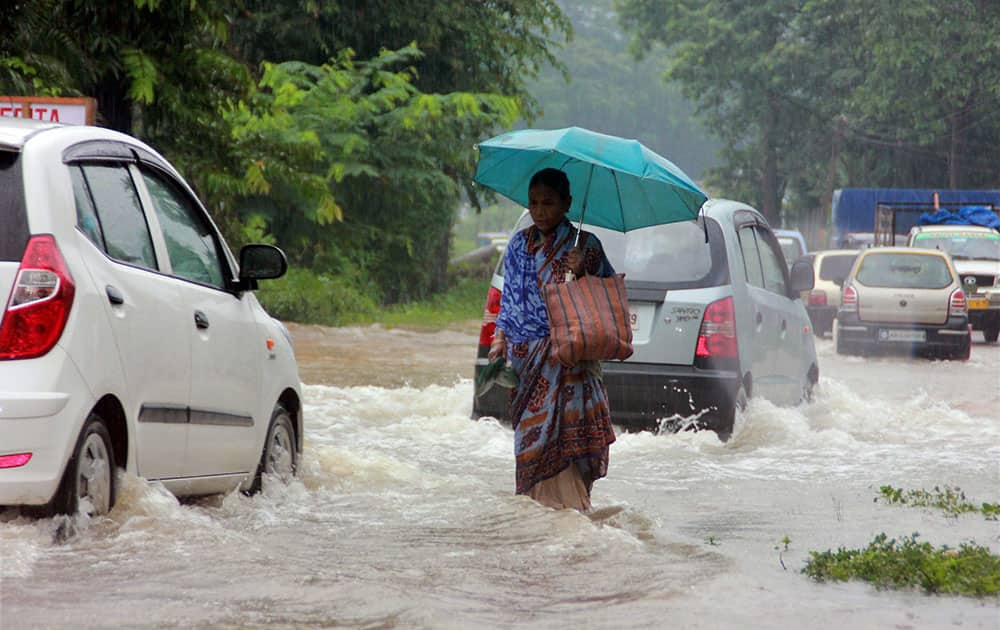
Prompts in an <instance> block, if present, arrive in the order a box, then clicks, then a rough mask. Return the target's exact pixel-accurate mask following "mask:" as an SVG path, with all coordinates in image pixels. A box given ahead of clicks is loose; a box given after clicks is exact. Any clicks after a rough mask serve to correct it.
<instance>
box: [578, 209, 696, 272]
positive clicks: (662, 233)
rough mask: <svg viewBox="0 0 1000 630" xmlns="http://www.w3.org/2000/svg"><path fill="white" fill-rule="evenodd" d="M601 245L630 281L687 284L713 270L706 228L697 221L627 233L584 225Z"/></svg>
mask: <svg viewBox="0 0 1000 630" xmlns="http://www.w3.org/2000/svg"><path fill="white" fill-rule="evenodd" d="M584 229H585V230H587V231H589V232H593V233H594V234H595V235H596V236H597V237H598V238H599V239H600V240H601V244H602V245H603V246H604V251H605V253H606V254H607V256H608V260H610V261H611V265H612V266H613V267H614V268H615V271H616V272H618V273H624V274H625V277H626V278H628V279H629V280H634V281H640V282H657V283H670V284H675V283H689V282H694V281H697V280H701V279H703V278H705V277H706V276H707V275H708V274H709V272H710V271H711V270H712V249H711V245H710V243H706V242H705V228H704V227H702V225H701V224H700V223H699V222H696V221H680V222H677V223H668V224H665V225H655V226H652V227H647V228H642V229H639V230H632V231H630V232H628V233H622V232H616V231H614V230H605V229H602V228H597V227H593V226H584Z"/></svg>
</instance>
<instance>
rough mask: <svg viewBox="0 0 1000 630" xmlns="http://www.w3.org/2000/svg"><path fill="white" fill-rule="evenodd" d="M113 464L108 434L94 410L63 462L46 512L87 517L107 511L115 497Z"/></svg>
mask: <svg viewBox="0 0 1000 630" xmlns="http://www.w3.org/2000/svg"><path fill="white" fill-rule="evenodd" d="M116 477H117V467H116V466H115V452H114V449H113V448H112V446H111V433H110V432H109V431H108V427H107V425H106V424H105V422H104V420H103V419H102V418H101V417H100V416H98V415H97V414H95V413H91V414H90V415H89V416H88V417H87V421H86V422H84V423H83V429H81V430H80V436H79V437H78V438H77V440H76V445H75V446H74V447H73V456H72V457H70V460H69V463H67V464H66V470H65V472H64V473H63V478H62V481H61V482H60V483H59V489H58V490H57V491H56V496H55V498H54V499H53V500H52V503H51V504H49V506H48V507H49V509H48V512H49V513H50V514H76V513H78V512H80V513H84V514H87V515H88V516H100V515H104V514H107V513H108V512H110V511H111V508H112V507H114V505H115V499H116V498H117V494H116V493H117V490H118V487H117V479H116Z"/></svg>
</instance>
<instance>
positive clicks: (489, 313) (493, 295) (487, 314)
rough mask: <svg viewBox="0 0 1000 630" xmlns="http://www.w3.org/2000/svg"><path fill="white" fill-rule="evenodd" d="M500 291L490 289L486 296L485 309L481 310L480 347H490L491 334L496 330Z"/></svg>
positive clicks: (493, 288)
mask: <svg viewBox="0 0 1000 630" xmlns="http://www.w3.org/2000/svg"><path fill="white" fill-rule="evenodd" d="M500 295H501V294H500V289H497V288H496V287H490V292H489V293H487V294H486V308H485V309H483V327H482V328H480V329H479V345H480V347H482V346H485V347H486V348H489V347H490V344H492V343H493V333H494V332H495V331H496V329H497V314H498V313H499V312H500Z"/></svg>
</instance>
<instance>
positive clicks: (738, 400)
mask: <svg viewBox="0 0 1000 630" xmlns="http://www.w3.org/2000/svg"><path fill="white" fill-rule="evenodd" d="M746 408H747V391H746V388H745V387H744V386H743V385H740V388H739V389H738V390H736V394H735V395H734V396H733V399H732V401H730V402H727V403H726V404H725V406H724V407H723V408H722V409H720V410H719V415H718V416H717V417H716V418H715V420H714V421H713V422H712V423H711V424H710V425H709V426H707V427H705V428H707V429H711V430H712V431H715V435H716V436H718V438H719V441H720V442H728V441H729V438H731V437H732V436H733V428H734V427H735V425H736V412H737V411H743V410H744V409H746Z"/></svg>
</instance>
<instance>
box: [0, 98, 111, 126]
mask: <svg viewBox="0 0 1000 630" xmlns="http://www.w3.org/2000/svg"><path fill="white" fill-rule="evenodd" d="M96 111H97V101H96V100H94V99H92V98H54V97H47V96H0V117H2V118H34V119H35V120H44V121H46V122H57V123H63V124H68V125H93V124H94V115H95V113H96Z"/></svg>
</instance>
